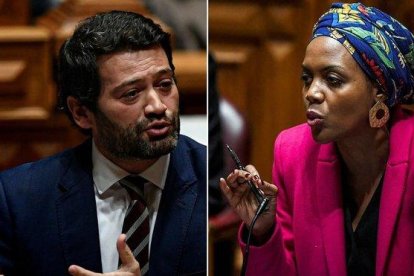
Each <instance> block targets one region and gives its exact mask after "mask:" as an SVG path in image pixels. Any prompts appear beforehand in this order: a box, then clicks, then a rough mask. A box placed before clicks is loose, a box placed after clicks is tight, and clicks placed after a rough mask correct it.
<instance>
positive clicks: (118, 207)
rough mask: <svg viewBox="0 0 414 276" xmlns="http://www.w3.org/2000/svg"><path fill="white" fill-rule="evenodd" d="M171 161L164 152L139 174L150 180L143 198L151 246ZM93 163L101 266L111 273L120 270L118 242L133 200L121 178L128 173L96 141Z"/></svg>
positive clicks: (93, 149) (93, 145)
mask: <svg viewBox="0 0 414 276" xmlns="http://www.w3.org/2000/svg"><path fill="white" fill-rule="evenodd" d="M169 163H170V155H169V154H167V155H164V156H162V157H160V158H159V159H158V160H157V161H156V162H155V163H154V164H153V165H152V166H151V167H149V168H148V169H147V170H145V171H144V172H142V173H141V174H140V176H142V177H144V178H145V179H147V180H148V181H150V182H151V183H147V184H145V186H144V197H145V201H146V202H147V205H148V211H149V223H150V237H149V247H150V248H151V241H152V233H153V232H154V226H155V220H156V218H157V213H158V207H159V204H160V200H161V195H162V190H163V189H164V185H165V180H166V178H167V172H168V165H169ZM92 164H93V171H92V174H93V181H94V183H95V200H96V210H97V214H98V227H99V243H100V248H101V260H102V269H103V272H112V271H115V270H117V269H118V260H119V255H118V251H117V249H116V241H117V239H118V237H119V235H120V234H121V232H122V224H123V222H124V218H125V213H126V211H127V209H128V207H129V205H130V203H131V198H130V197H129V195H128V192H127V191H126V190H125V189H124V188H123V187H121V185H120V184H119V183H118V181H119V180H121V179H122V178H124V177H126V176H128V175H129V173H128V172H127V171H125V170H123V169H122V168H120V167H118V166H117V165H116V164H114V163H112V162H111V161H110V160H108V159H107V158H106V157H105V156H103V155H102V153H101V152H100V151H99V150H98V149H97V148H96V145H95V143H92Z"/></svg>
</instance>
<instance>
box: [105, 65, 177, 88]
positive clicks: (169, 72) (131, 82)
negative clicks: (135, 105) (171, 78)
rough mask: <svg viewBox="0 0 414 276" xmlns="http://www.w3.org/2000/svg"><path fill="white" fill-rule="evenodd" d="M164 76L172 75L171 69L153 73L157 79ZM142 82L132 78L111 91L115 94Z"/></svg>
mask: <svg viewBox="0 0 414 276" xmlns="http://www.w3.org/2000/svg"><path fill="white" fill-rule="evenodd" d="M165 74H172V75H173V74H174V72H173V70H171V68H162V69H160V70H159V71H158V72H156V73H155V77H156V78H158V77H160V76H162V75H165ZM143 81H144V79H142V78H139V77H138V78H132V79H129V80H126V81H124V82H122V83H121V84H119V85H118V86H116V87H115V88H114V89H113V91H114V92H117V91H119V90H120V89H122V88H124V87H127V86H130V85H133V84H136V83H140V82H143Z"/></svg>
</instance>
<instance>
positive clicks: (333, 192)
mask: <svg viewBox="0 0 414 276" xmlns="http://www.w3.org/2000/svg"><path fill="white" fill-rule="evenodd" d="M340 175H341V173H340V163H339V160H338V159H337V155H336V150H335V147H334V145H333V143H330V144H326V145H321V147H320V152H319V156H318V162H317V167H316V182H317V183H316V185H315V186H316V187H317V190H316V201H317V205H318V210H319V216H320V221H321V226H322V237H323V241H324V247H325V256H326V263H327V266H328V271H329V275H344V276H345V275H346V264H345V259H346V257H345V251H346V249H345V225H344V214H343V206H342V196H341V195H342V189H341V179H340Z"/></svg>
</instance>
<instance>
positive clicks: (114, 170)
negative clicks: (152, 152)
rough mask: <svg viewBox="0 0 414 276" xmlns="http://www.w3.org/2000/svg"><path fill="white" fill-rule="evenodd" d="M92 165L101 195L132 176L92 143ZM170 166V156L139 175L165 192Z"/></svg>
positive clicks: (166, 156) (160, 159)
mask: <svg viewBox="0 0 414 276" xmlns="http://www.w3.org/2000/svg"><path fill="white" fill-rule="evenodd" d="M92 164H93V170H92V175H93V180H94V182H95V185H96V188H97V190H98V193H99V194H103V193H104V192H105V191H107V190H108V189H109V188H110V187H111V186H112V185H114V184H116V183H117V182H118V181H119V180H121V179H122V178H124V177H126V176H128V175H130V173H129V172H127V171H125V170H124V169H122V168H120V167H119V166H117V165H116V164H114V163H113V162H112V161H110V160H109V159H108V158H106V157H105V156H104V155H103V154H102V153H101V152H100V151H99V150H98V148H97V147H96V145H95V143H94V142H92ZM169 164H170V154H166V155H163V156H161V157H160V158H158V160H157V161H156V162H155V163H154V164H152V165H151V166H150V167H149V168H148V169H146V170H145V171H143V172H142V173H140V174H139V175H140V176H142V177H144V178H145V179H147V180H148V181H150V182H151V183H152V184H154V185H155V186H157V187H158V188H159V189H161V190H163V189H164V185H165V181H166V179H167V173H168V166H169Z"/></svg>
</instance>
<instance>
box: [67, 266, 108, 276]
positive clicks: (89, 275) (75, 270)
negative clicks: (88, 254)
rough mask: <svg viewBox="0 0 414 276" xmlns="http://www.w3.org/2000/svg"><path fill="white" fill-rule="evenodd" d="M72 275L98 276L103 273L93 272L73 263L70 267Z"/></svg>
mask: <svg viewBox="0 0 414 276" xmlns="http://www.w3.org/2000/svg"><path fill="white" fill-rule="evenodd" d="M68 271H69V273H70V275H72V276H98V275H102V274H99V273H95V272H92V271H90V270H87V269H84V268H83V267H80V266H77V265H71V266H70V267H69V269H68Z"/></svg>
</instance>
